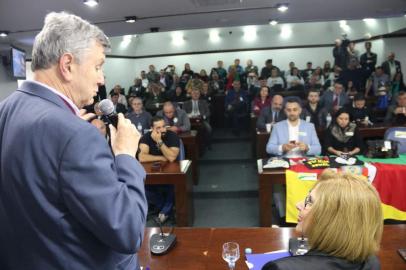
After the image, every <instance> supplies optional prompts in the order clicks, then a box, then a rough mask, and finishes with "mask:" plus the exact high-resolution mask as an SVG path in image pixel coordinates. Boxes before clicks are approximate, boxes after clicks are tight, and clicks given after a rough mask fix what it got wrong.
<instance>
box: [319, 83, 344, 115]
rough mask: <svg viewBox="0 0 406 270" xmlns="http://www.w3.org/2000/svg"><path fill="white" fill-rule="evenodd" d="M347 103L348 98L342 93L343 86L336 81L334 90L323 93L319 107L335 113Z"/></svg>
mask: <svg viewBox="0 0 406 270" xmlns="http://www.w3.org/2000/svg"><path fill="white" fill-rule="evenodd" d="M347 103H348V96H347V94H346V93H345V92H344V86H343V84H342V83H341V82H339V81H336V82H335V83H334V90H333V91H330V90H327V91H325V92H324V93H323V95H322V96H321V99H320V105H321V106H322V107H323V109H326V110H328V111H330V112H336V111H338V109H339V108H341V107H343V106H345V105H346V104H347Z"/></svg>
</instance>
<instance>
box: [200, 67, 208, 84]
mask: <svg viewBox="0 0 406 270" xmlns="http://www.w3.org/2000/svg"><path fill="white" fill-rule="evenodd" d="M199 79H200V80H202V81H204V82H208V81H209V76H207V72H206V70H205V69H202V70H200V73H199Z"/></svg>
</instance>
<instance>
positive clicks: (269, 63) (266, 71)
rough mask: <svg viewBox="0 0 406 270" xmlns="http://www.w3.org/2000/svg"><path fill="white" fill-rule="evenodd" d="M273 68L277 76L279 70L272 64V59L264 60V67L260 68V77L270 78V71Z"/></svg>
mask: <svg viewBox="0 0 406 270" xmlns="http://www.w3.org/2000/svg"><path fill="white" fill-rule="evenodd" d="M274 68H275V69H276V70H277V74H278V75H279V73H280V69H279V68H278V67H277V66H274V65H273V64H272V59H268V60H266V61H265V67H263V68H262V70H261V76H260V77H262V78H265V79H268V78H269V77H271V74H272V69H274Z"/></svg>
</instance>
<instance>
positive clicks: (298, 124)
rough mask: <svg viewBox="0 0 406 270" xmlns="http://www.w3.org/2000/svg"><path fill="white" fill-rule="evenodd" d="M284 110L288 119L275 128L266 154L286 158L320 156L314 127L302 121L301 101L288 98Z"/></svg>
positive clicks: (277, 124)
mask: <svg viewBox="0 0 406 270" xmlns="http://www.w3.org/2000/svg"><path fill="white" fill-rule="evenodd" d="M284 110H285V114H286V116H287V119H286V120H283V121H280V122H278V123H276V124H275V125H274V126H273V129H272V132H271V137H270V138H269V141H268V143H267V145H266V152H267V153H268V154H270V155H276V156H285V157H303V156H306V155H318V154H320V152H321V146H320V142H319V139H318V137H317V133H316V130H315V128H314V125H313V124H312V123H307V122H306V121H303V120H301V119H300V114H301V113H302V107H301V104H300V100H299V99H297V98H294V97H290V98H287V100H286V103H285V109H284Z"/></svg>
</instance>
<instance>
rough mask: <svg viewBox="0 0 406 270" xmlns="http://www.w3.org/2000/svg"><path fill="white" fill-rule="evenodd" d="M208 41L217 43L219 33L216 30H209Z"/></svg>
mask: <svg viewBox="0 0 406 270" xmlns="http://www.w3.org/2000/svg"><path fill="white" fill-rule="evenodd" d="M210 41H211V42H219V41H220V36H219V31H218V30H211V31H210Z"/></svg>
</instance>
